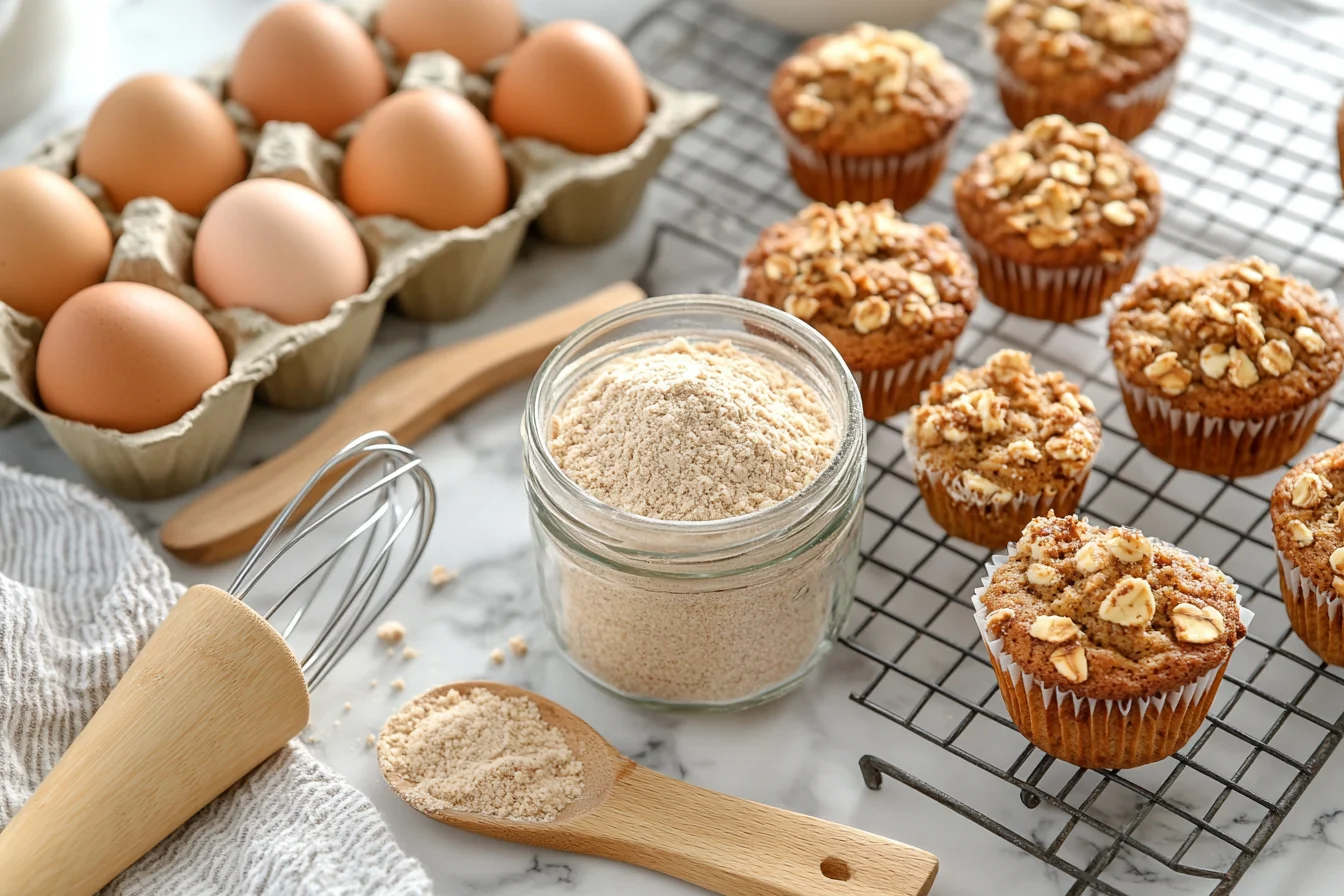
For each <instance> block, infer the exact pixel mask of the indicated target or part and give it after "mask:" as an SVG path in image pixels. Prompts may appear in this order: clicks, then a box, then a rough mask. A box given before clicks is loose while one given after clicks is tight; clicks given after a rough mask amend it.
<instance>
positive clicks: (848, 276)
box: [742, 199, 979, 370]
mask: <svg viewBox="0 0 1344 896" xmlns="http://www.w3.org/2000/svg"><path fill="white" fill-rule="evenodd" d="M743 264H744V266H745V268H746V280H745V282H744V283H743V287H742V296H743V297H744V298H747V299H752V300H754V301H757V302H764V303H766V304H767V305H773V306H775V307H776V308H781V309H783V310H784V311H787V312H788V313H790V314H792V315H794V316H795V317H798V318H800V319H802V320H805V321H807V322H809V323H810V324H812V325H813V326H814V327H816V328H817V329H818V330H820V331H821V332H822V333H823V334H824V335H825V336H826V337H827V338H829V339H830V340H831V341H832V342H834V343H836V345H837V347H838V348H840V349H841V352H842V353H843V354H844V355H845V360H846V361H848V362H849V363H850V366H851V367H854V368H855V369H858V370H863V369H876V368H880V367H887V366H890V365H892V364H899V363H902V361H903V360H904V359H908V358H915V357H921V356H923V355H926V354H928V353H929V352H931V351H933V350H935V349H937V348H939V347H941V346H943V345H945V344H947V342H948V340H951V339H955V338H956V337H957V336H958V335H959V334H960V333H961V331H962V330H963V329H964V328H965V326H966V322H967V320H968V319H969V318H970V314H971V311H972V310H973V309H974V308H975V304H976V302H977V301H978V298H979V293H978V288H977V281H976V277H975V268H974V266H973V265H972V264H971V261H970V259H969V258H968V257H967V256H966V252H965V250H964V249H962V247H961V244H960V243H959V242H957V240H956V239H955V238H953V236H952V234H951V233H950V232H949V231H948V229H947V228H946V227H945V226H943V225H942V224H929V225H926V226H921V225H919V224H912V223H910V222H909V221H906V220H904V219H903V218H902V217H901V215H900V213H899V212H897V211H896V209H895V208H894V207H893V206H892V204H891V202H890V201H888V200H885V199H884V200H882V201H881V202H876V203H870V204H868V205H864V204H863V203H860V202H842V203H840V204H839V205H838V206H836V207H835V208H831V207H830V206H827V205H823V204H821V203H813V204H812V205H809V206H807V208H805V209H803V210H802V211H801V212H799V213H798V215H797V216H796V217H794V218H792V219H790V220H788V221H783V222H781V223H779V224H775V225H772V226H771V227H768V228H766V230H765V231H764V232H763V233H762V234H761V237H760V239H759V240H758V241H757V242H756V245H755V246H754V247H753V248H752V249H751V251H750V252H748V253H747V256H746V258H745V259H744V261H743ZM851 349H852V350H851ZM869 360H871V366H870V367H865V366H864V365H865V364H866V363H867V362H868V361H869Z"/></svg>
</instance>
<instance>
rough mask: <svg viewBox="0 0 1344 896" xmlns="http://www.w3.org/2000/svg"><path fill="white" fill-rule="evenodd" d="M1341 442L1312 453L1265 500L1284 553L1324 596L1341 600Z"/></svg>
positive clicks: (1343, 508) (1343, 541)
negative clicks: (1328, 595) (1267, 502)
mask: <svg viewBox="0 0 1344 896" xmlns="http://www.w3.org/2000/svg"><path fill="white" fill-rule="evenodd" d="M1341 512H1344V445H1340V446H1336V447H1334V448H1331V449H1330V450H1329V451H1322V452H1321V453H1320V454H1313V455H1312V456H1311V457H1309V458H1307V459H1306V460H1304V461H1302V462H1301V463H1300V464H1298V465H1297V466H1295V467H1293V468H1292V469H1291V470H1289V471H1288V473H1287V475H1286V476H1284V477H1283V478H1282V479H1280V480H1279V484H1278V485H1276V486H1275V487H1274V492H1273V494H1272V495H1270V499H1269V516H1270V520H1271V521H1272V522H1273V524H1274V540H1275V542H1276V543H1277V545H1278V548H1279V550H1280V551H1281V552H1282V553H1283V555H1284V557H1286V558H1288V560H1289V562H1291V563H1292V564H1293V565H1294V566H1296V567H1297V568H1298V569H1300V570H1301V571H1302V574H1303V575H1305V576H1306V577H1307V578H1308V579H1310V580H1311V582H1312V584H1313V585H1315V586H1316V587H1317V588H1318V589H1320V590H1321V591H1323V592H1324V593H1326V594H1333V595H1334V596H1335V597H1337V598H1340V599H1344V550H1341V549H1344V519H1341V518H1340V514H1341Z"/></svg>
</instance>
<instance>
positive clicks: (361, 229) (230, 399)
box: [0, 4, 718, 500]
mask: <svg viewBox="0 0 1344 896" xmlns="http://www.w3.org/2000/svg"><path fill="white" fill-rule="evenodd" d="M375 7H376V4H374V5H369V4H363V7H362V9H360V10H354V11H352V12H351V14H352V15H354V16H355V17H356V19H357V20H358V21H360V22H361V24H363V25H364V27H365V28H366V29H367V30H370V31H372V17H373V10H374V8H375ZM376 43H377V44H378V46H379V49H380V51H381V52H382V53H383V57H384V60H385V63H386V64H387V67H388V72H389V80H390V82H391V83H393V84H395V85H396V89H398V90H408V89H415V88H424V87H430V88H439V89H444V90H450V91H453V92H457V93H460V94H462V95H464V96H466V97H467V98H468V99H470V100H471V101H472V102H473V103H475V104H476V105H477V106H478V108H484V109H486V110H488V107H489V96H490V89H491V82H490V73H491V72H493V71H498V68H499V64H498V63H496V64H494V65H492V67H489V68H488V69H487V72H486V75H485V76H482V75H476V74H467V73H465V72H464V71H463V69H462V66H461V65H460V64H459V63H458V62H457V61H456V60H455V59H453V58H452V57H450V56H448V55H447V54H445V53H440V52H433V53H422V54H417V55H416V56H414V57H412V58H411V59H410V60H409V61H408V63H407V65H406V66H405V68H404V69H402V68H400V67H398V66H397V65H396V64H395V63H394V62H393V60H392V55H391V52H390V48H389V47H388V46H387V45H386V43H385V42H384V41H383V40H382V39H381V38H379V39H377V40H376ZM228 75H229V67H228V66H227V65H218V66H215V67H213V68H212V69H209V70H207V71H205V72H203V73H202V74H201V75H199V76H198V79H197V80H198V81H199V82H200V83H202V84H203V85H204V86H205V87H206V88H207V90H209V91H210V92H211V93H212V94H213V95H214V96H216V97H217V98H220V99H223V100H224V105H225V109H226V110H227V111H228V112H229V114H230V116H231V117H232V118H233V120H234V122H235V124H237V126H238V129H239V138H240V139H241V140H242V142H243V144H244V146H245V147H246V148H247V149H248V151H249V153H250V155H251V159H252V166H251V169H250V171H249V172H248V177H249V178H252V177H281V178H285V179H288V180H292V181H295V182H297V183H300V184H303V185H304V186H307V187H310V188H312V189H314V190H316V191H317V192H319V193H321V194H322V195H324V196H326V197H327V198H328V199H331V200H333V201H336V202H337V203H338V204H339V191H338V184H339V180H340V178H339V170H340V164H341V161H342V158H343V156H344V145H345V143H346V142H348V140H349V138H350V136H351V135H352V134H353V133H354V132H355V131H356V130H357V129H358V126H359V122H353V123H351V124H350V125H347V126H346V128H344V129H342V132H340V133H338V134H337V135H336V139H335V140H324V139H322V138H320V137H319V136H318V135H317V134H316V133H315V132H314V131H313V130H312V129H311V128H309V127H308V126H307V125H304V124H300V123H286V122H270V123H268V124H266V125H265V126H264V127H262V128H260V129H258V128H257V127H256V124H255V121H254V120H253V119H252V117H251V115H250V114H249V113H248V111H247V110H246V109H245V108H243V107H242V106H241V105H239V104H238V103H236V102H235V101H233V100H229V99H226V94H227V90H226V87H227V82H228ZM647 86H648V89H649V93H650V99H651V101H652V112H651V113H650V116H649V119H648V122H647V123H646V125H645V128H644V130H643V131H642V132H641V133H640V135H639V136H638V137H637V138H636V139H635V141H634V142H633V143H632V144H631V145H630V146H628V147H626V148H625V149H623V150H621V151H619V152H615V153H611V154H608V155H603V156H584V155H579V154H576V153H572V152H569V151H567V150H565V149H564V148H562V147H560V146H557V145H555V144H551V143H547V142H545V141H541V140H535V139H520V140H513V141H508V140H503V139H502V138H501V141H500V142H501V151H502V153H503V155H504V158H505V161H506V162H507V163H508V166H509V171H510V178H511V182H512V188H513V201H512V204H511V205H510V207H509V209H508V210H507V211H505V212H504V213H503V214H501V215H499V216H498V217H496V218H494V219H493V220H491V221H490V222H488V223H487V224H485V225H484V226H483V227H479V228H471V227H460V228H457V229H456V230H451V231H430V230H425V229H423V228H421V227H418V226H417V225H415V224H414V223H412V222H411V221H408V220H405V219H402V218H397V217H393V216H389V215H376V216H371V217H364V218H359V217H355V216H354V215H353V213H351V212H350V210H349V209H348V208H346V207H345V206H344V205H341V206H340V208H341V209H342V211H344V212H345V213H346V214H347V216H349V217H350V218H351V219H352V221H353V223H354V226H355V229H356V231H357V232H358V233H359V236H360V238H361V240H362V241H363V243H364V246H365V250H366V252H367V253H368V255H369V260H370V270H371V271H372V280H371V282H370V283H369V285H368V287H367V288H366V289H365V290H364V291H363V292H361V293H360V294H359V295H356V296H351V297H349V298H345V299H342V300H340V301H338V302H337V303H336V304H335V305H334V306H333V307H332V309H331V312H330V313H329V314H328V315H327V316H326V317H324V318H322V319H321V320H316V321H310V322H307V323H301V324H295V325H285V324H281V323H279V322H277V321H275V320H273V319H272V318H270V317H269V316H267V315H265V314H262V313H261V312H258V311H255V310H252V309H246V308H230V309H219V308H215V307H214V306H212V305H211V304H210V303H209V301H208V300H207V299H206V298H205V296H204V295H202V294H201V293H200V292H199V291H198V290H197V289H196V288H195V286H194V285H193V283H192V279H191V254H192V246H193V244H194V240H195V233H196V227H197V225H198V223H199V221H198V220H197V219H195V218H193V217H191V216H189V215H185V214H182V213H180V212H177V211H175V210H174V209H172V208H171V207H170V206H169V205H168V203H166V202H165V201H163V200H161V199H155V198H143V199H137V200H134V201H132V202H130V203H128V204H127V206H126V208H125V209H124V210H123V211H122V213H120V214H118V213H116V212H115V211H114V210H113V209H112V208H111V205H110V203H109V202H108V201H107V198H106V196H105V195H104V192H103V190H102V187H101V186H100V185H99V184H97V183H95V182H94V181H92V180H90V179H88V178H85V177H83V176H79V175H76V174H75V171H74V169H75V158H76V155H77V153H78V150H79V143H80V139H81V136H82V133H83V129H82V128H79V129H75V130H73V131H70V132H67V133H65V134H62V135H60V136H58V137H56V138H53V139H52V140H50V141H49V142H48V143H46V144H45V145H43V146H42V147H41V148H40V149H39V150H38V151H37V152H35V153H34V154H33V156H32V158H31V161H32V162H33V163H35V164H38V165H41V166H42V167H46V168H49V169H51V170H54V171H56V172H58V173H60V174H62V175H64V176H66V177H73V180H74V182H75V183H76V185H78V186H79V187H80V188H81V189H82V190H83V191H84V192H85V193H86V194H88V195H89V196H90V198H91V199H93V201H94V202H95V204H97V205H98V206H99V208H100V209H101V210H102V211H103V212H104V215H105V216H106V217H107V218H108V220H109V222H110V224H111V226H112V229H113V234H114V236H115V237H116V246H115V249H114V252H113V257H112V263H111V266H110V268H109V270H108V274H107V277H106V278H105V279H106V280H109V281H111V280H131V281H137V282H141V283H148V284H150V285H153V286H157V287H159V288H161V289H164V290H166V291H168V292H170V293H172V294H173V295H176V296H178V297H179V298H181V299H182V300H183V301H186V302H188V303H189V304H191V305H192V307H194V308H196V309H197V310H198V311H200V312H201V313H202V314H204V315H205V317H206V319H207V320H208V321H209V322H210V324H211V326H212V327H214V329H215V331H216V332H217V333H218V334H219V336H220V338H221V340H222V341H223V343H224V346H225V349H226V351H227V353H228V356H229V361H230V363H229V372H228V375H227V376H226V377H225V378H224V379H223V380H221V381H220V382H219V383H217V384H216V385H214V386H213V387H211V388H210V389H209V390H207V391H206V393H205V394H204V395H203V396H202V398H201V401H200V403H199V404H198V405H197V406H196V407H195V408H193V409H192V410H190V411H188V412H187V413H186V414H185V415H183V416H182V417H181V418H179V419H178V420H176V421H174V422H173V423H170V424H168V425H167V426H162V427H159V428H157V429H153V430H149V431H146V432H141V433H131V434H128V433H121V432H117V431H115V430H110V429H104V428H100V427H96V426H91V425H88V424H84V423H77V422H74V421H71V420H65V419H62V418H60V417H56V416H54V415H52V414H49V413H47V412H45V411H44V410H43V409H42V407H41V403H40V401H39V398H38V395H37V388H36V378H35V370H36V357H37V343H38V339H39V338H40V336H41V331H42V324H41V323H40V322H38V321H36V320H34V319H33V318H30V317H28V316H26V315H23V314H21V313H19V312H17V311H14V310H13V309H11V308H9V307H7V306H5V305H4V304H3V303H0V426H4V425H8V424H9V423H12V422H14V421H15V420H17V419H19V418H21V417H22V416H24V415H25V414H31V415H33V416H35V417H37V418H38V420H40V421H41V423H42V425H43V426H44V427H46V429H47V431H48V433H50V435H51V437H52V439H53V440H54V441H55V442H56V443H57V444H58V445H60V447H61V448H62V450H64V451H65V453H66V454H67V455H69V456H70V457H71V458H72V459H73V460H74V461H75V462H76V463H77V464H79V466H80V467H81V468H83V469H84V471H85V472H86V473H87V474H88V475H89V477H90V478H91V479H92V480H94V481H95V482H96V483H97V484H98V485H99V486H101V487H102V488H104V489H106V490H107V491H109V492H113V493H115V494H118V495H121V496H123V497H127V498H133V499H141V500H144V499H153V498H161V497H167V496H170V495H174V494H178V493H180V492H183V491H186V490H188V489H190V488H193V487H194V486H196V485H198V484H200V483H201V482H203V481H204V480H205V479H207V478H208V477H209V476H210V475H212V474H213V473H214V472H215V471H217V470H218V469H219V468H220V466H222V464H223V463H224V461H225V459H226V458H227V456H228V454H229V452H230V450H231V449H232V447H233V444H234V442H235V441H236V440H237V437H238V435H239V433H240V432H241V430H242V426H243V423H244V420H245V419H246V416H247V411H248V409H249V408H250V407H251V403H252V399H253V396H254V394H258V395H260V397H261V398H262V399H263V400H264V401H266V402H268V403H270V404H273V405H276V406H278V407H282V408H290V409H303V408H311V407H316V406H318V405H321V404H324V403H326V402H327V401H329V400H331V399H332V398H333V397H334V396H335V395H337V394H339V393H340V392H342V391H343V390H344V389H346V388H347V386H348V385H349V383H350V382H351V380H352V379H353V377H354V374H355V372H356V370H357V369H358V367H359V364H360V363H361V362H362V360H363V358H364V356H365V354H366V353H367V351H368V348H369V345H370V343H371V342H372V340H373V337H374V334H375V332H376V331H377V329H378V323H379V321H380V320H381V319H382V314H383V309H384V307H385V305H386V303H387V300H388V299H390V298H392V297H393V296H396V297H397V303H398V306H399V308H400V309H401V311H402V312H403V313H404V314H406V316H408V317H412V318H416V319H419V320H428V321H445V320H452V319H455V318H458V317H461V316H463V315H465V314H469V313H471V312H472V311H474V310H476V309H477V308H478V307H480V305H481V304H482V303H483V302H484V301H485V299H486V298H488V297H489V296H490V295H491V294H492V293H493V292H494V291H495V289H496V288H497V287H498V286H499V283H500V281H501V280H502V279H503V278H504V276H505V274H506V273H507V272H508V269H509V267H510V266H511V265H512V263H513V261H514V259H515V258H516V256H517V254H518V250H519V248H520V247H521V245H522V242H523V238H524V237H525V236H526V233H527V229H528V227H529V226H530V225H531V224H532V222H533V221H536V222H537V226H538V229H539V231H540V232H541V235H542V236H543V237H544V238H545V239H547V240H550V241H552V242H556V243H561V244H567V245H582V244H589V243H595V242H600V241H603V240H606V239H609V238H610V237H612V236H614V235H615V234H617V233H619V232H620V231H621V230H622V229H624V228H625V227H626V226H627V225H628V224H629V222H630V220H631V219H632V218H633V217H634V214H635V212H636V210H637V209H638V207H639V204H640V201H641V200H642V198H643V194H644V190H645V188H646V187H647V185H648V182H649V181H650V180H651V179H652V178H653V175H654V174H655V172H656V171H657V168H658V165H659V164H660V163H661V162H662V160H663V159H664V158H665V157H666V156H667V154H668V152H669V151H670V150H671V146H672V142H673V141H674V140H675V139H676V137H677V136H679V135H680V134H681V133H683V132H685V131H686V130H688V129H690V128H692V127H694V126H695V125H696V124H698V123H699V122H700V121H701V120H702V119H704V118H705V117H707V116H708V115H709V114H711V113H712V112H713V111H714V109H715V108H716V106H717V104H718V101H717V99H716V98H714V97H713V96H711V95H709V94H704V93H689V92H682V91H677V90H673V89H671V88H668V87H665V86H663V85H660V84H657V83H655V82H652V81H650V82H647Z"/></svg>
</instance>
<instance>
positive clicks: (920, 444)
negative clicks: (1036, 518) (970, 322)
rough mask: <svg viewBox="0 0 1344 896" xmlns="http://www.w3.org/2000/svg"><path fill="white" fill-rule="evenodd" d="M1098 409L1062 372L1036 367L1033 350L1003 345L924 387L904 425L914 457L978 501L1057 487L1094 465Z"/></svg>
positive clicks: (920, 465)
mask: <svg viewBox="0 0 1344 896" xmlns="http://www.w3.org/2000/svg"><path fill="white" fill-rule="evenodd" d="M1096 410H1097V409H1096V407H1095V406H1094V405H1093V404H1092V401H1091V400H1090V399H1089V398H1088V397H1087V396H1086V395H1083V394H1082V393H1081V392H1079V390H1078V387H1077V386H1075V385H1074V384H1073V383H1070V382H1068V381H1067V380H1065V379H1064V374H1062V373H1060V372H1059V371H1057V370H1055V371H1051V372H1049V373H1037V372H1036V370H1035V369H1034V368H1033V367H1032V366H1031V355H1029V354H1027V353H1026V352H1019V351H1015V350H1013V349H1003V350H1002V351H998V352H995V353H994V354H993V355H990V357H989V360H988V361H986V362H985V365H984V366H983V367H977V368H975V369H973V370H972V369H963V370H958V371H957V372H956V373H954V374H952V375H951V376H948V377H946V378H944V379H943V380H942V381H941V382H939V383H936V384H934V385H933V386H932V387H931V388H930V389H929V390H928V391H927V392H925V393H924V396H923V399H922V400H921V401H920V404H919V406H918V407H916V408H915V409H914V410H913V411H911V414H910V423H909V425H907V426H906V428H905V432H906V436H907V440H908V441H909V442H910V444H911V446H912V450H911V451H910V457H911V463H913V464H914V465H915V467H916V468H917V469H921V470H925V471H929V472H934V473H940V474H942V475H943V477H944V478H945V480H946V481H947V482H948V489H949V490H950V491H951V492H952V493H953V494H954V495H955V494H958V493H963V494H964V496H965V497H966V498H968V499H970V500H973V501H975V502H977V503H986V504H1006V503H1008V502H1010V501H1012V500H1013V498H1015V497H1016V496H1017V495H1018V494H1032V495H1039V494H1053V493H1055V492H1058V491H1060V490H1062V489H1063V488H1064V487H1066V486H1067V485H1068V484H1069V483H1070V482H1071V481H1076V480H1077V477H1078V476H1079V475H1081V474H1082V473H1083V472H1084V471H1085V470H1087V469H1089V468H1090V467H1091V465H1092V460H1093V458H1095V457H1096V455H1097V449H1098V448H1100V446H1101V420H1100V419H1098V418H1097V413H1096Z"/></svg>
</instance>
